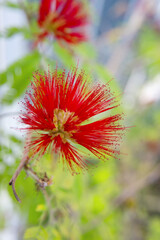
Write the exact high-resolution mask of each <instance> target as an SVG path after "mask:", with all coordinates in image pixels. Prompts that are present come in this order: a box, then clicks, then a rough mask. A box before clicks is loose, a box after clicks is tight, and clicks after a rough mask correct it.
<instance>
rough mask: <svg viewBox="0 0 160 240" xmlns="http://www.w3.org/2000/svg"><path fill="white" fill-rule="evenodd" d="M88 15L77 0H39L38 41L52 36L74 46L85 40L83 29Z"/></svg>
mask: <svg viewBox="0 0 160 240" xmlns="http://www.w3.org/2000/svg"><path fill="white" fill-rule="evenodd" d="M87 23H88V15H87V14H86V12H85V11H84V5H83V3H82V2H80V1H79V0H41V4H40V9H39V18H38V24H39V26H40V28H41V29H42V32H41V34H40V35H39V40H43V38H45V37H46V36H48V35H49V34H54V36H55V37H56V38H57V39H58V40H63V41H65V42H67V43H71V44H76V43H79V42H82V41H85V40H86V39H87V37H86V34H85V30H84V27H85V25H86V24H87Z"/></svg>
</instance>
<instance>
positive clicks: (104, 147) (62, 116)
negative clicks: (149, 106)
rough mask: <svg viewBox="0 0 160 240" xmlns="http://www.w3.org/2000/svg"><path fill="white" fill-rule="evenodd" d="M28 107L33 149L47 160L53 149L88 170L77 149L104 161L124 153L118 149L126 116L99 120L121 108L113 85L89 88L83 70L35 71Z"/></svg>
mask: <svg viewBox="0 0 160 240" xmlns="http://www.w3.org/2000/svg"><path fill="white" fill-rule="evenodd" d="M33 77H34V80H33V81H32V84H31V86H30V90H29V91H27V92H26V95H25V100H24V102H23V105H24V112H23V113H22V115H21V121H22V122H23V123H24V124H25V125H27V126H26V129H27V130H28V131H29V133H30V134H31V135H32V136H33V137H32V140H31V142H30V143H29V145H28V147H29V149H30V150H31V152H32V153H33V156H35V155H36V154H40V155H43V154H44V153H46V151H47V150H48V149H51V151H53V152H56V153H60V154H61V156H62V159H63V161H64V162H66V163H67V165H68V167H69V168H70V169H71V170H72V171H75V170H76V169H77V168H82V169H83V168H85V167H86V166H87V164H86V161H85V160H83V157H82V155H81V151H80V150H78V146H81V147H84V148H86V149H88V150H89V151H90V152H91V153H92V154H94V155H95V156H96V157H98V158H100V159H104V160H105V159H106V158H107V156H113V157H115V156H116V154H119V150H117V149H116V148H117V145H119V140H120V139H121V135H122V134H121V133H122V130H123V129H124V127H123V126H122V125H121V124H120V123H119V120H121V119H122V115H121V114H115V115H108V116H107V117H104V118H103V119H100V120H94V117H95V116H97V115H98V114H100V113H103V112H106V111H108V114H109V110H111V109H113V108H116V107H117V104H116V99H115V97H114V96H113V94H112V93H111V91H110V90H111V89H110V87H109V85H108V84H106V85H100V84H93V85H91V84H89V83H88V81H86V80H87V79H86V78H87V77H86V75H85V73H84V72H83V71H81V72H79V73H78V70H77V69H75V70H72V71H70V72H69V73H66V71H65V70H63V71H61V73H60V71H59V70H58V69H56V70H55V71H54V72H53V73H50V72H48V73H45V74H44V75H41V74H40V73H38V72H36V73H35V74H34V76H33Z"/></svg>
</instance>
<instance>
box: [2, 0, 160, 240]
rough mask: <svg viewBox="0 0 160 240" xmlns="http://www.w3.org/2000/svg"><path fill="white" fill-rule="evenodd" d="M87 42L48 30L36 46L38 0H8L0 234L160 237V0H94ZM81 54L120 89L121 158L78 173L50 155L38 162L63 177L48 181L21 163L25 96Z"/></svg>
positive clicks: (8, 238)
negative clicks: (42, 76) (58, 37)
mask: <svg viewBox="0 0 160 240" xmlns="http://www.w3.org/2000/svg"><path fill="white" fill-rule="evenodd" d="M85 3H86V7H87V10H88V14H90V18H91V24H90V25H89V26H88V32H89V36H90V39H89V41H88V42H86V43H83V44H80V45H77V46H74V47H72V49H67V48H63V47H62V46H61V45H60V44H59V43H58V42H57V41H52V39H48V41H46V42H45V43H44V44H42V45H41V46H39V47H37V48H36V49H35V48H33V41H34V33H35V32H36V29H37V21H36V20H37V16H38V8H39V1H38V0H32V1H31V0H28V1H26V0H19V1H18V0H17V1H16V0H12V1H11V0H10V1H7V0H0V240H21V239H31V240H35V239H36V240H42V239H44V240H45V239H48V240H52V239H55V240H60V239H62V240H67V239H68V240H81V239H82V240H90V239H93V240H101V239H102V240H159V239H160V0H152V1H150V0H90V1H85ZM77 60H79V62H80V66H82V67H83V68H85V70H86V71H87V72H89V73H90V74H91V75H92V77H93V79H95V80H98V81H100V82H103V83H107V82H108V81H109V80H110V79H113V80H112V81H111V88H112V91H113V92H115V94H117V95H118V94H119V93H122V94H121V102H122V105H121V110H122V111H123V112H124V113H125V126H133V127H131V128H130V129H129V130H127V132H126V135H125V137H124V141H123V144H122V145H121V153H122V154H121V156H120V160H117V159H112V160H110V161H106V162H99V163H98V166H97V168H95V169H93V170H92V171H91V172H89V173H85V174H80V175H77V176H72V175H71V174H69V172H68V171H66V170H65V171H64V170H63V167H62V166H61V163H59V164H58V165H57V166H56V168H55V169H54V173H53V172H51V169H50V164H51V163H50V158H49V156H48V155H46V156H45V157H43V159H42V161H39V162H37V164H36V168H37V170H38V171H41V169H42V166H43V168H45V171H47V173H48V174H49V175H50V176H52V175H53V181H54V184H53V185H51V186H50V187H48V188H47V191H40V190H39V189H38V188H37V186H35V182H34V180H33V179H31V178H30V177H26V173H25V172H24V171H22V172H21V173H20V176H19V177H18V179H17V181H16V189H17V192H18V193H19V194H20V197H21V199H22V203H21V204H19V203H18V202H17V201H16V200H15V198H14V196H13V193H12V189H11V187H9V185H8V182H9V181H10V179H11V177H12V175H13V173H14V172H15V169H16V168H17V166H18V164H19V162H20V160H21V157H22V152H23V146H24V139H25V136H24V134H23V133H22V132H20V131H19V130H17V129H16V128H17V127H18V124H19V123H18V121H17V115H18V113H19V111H20V106H19V104H18V103H19V102H20V101H21V100H22V99H23V96H24V92H25V90H26V88H27V86H28V85H29V83H30V80H31V79H32V73H33V72H34V71H35V70H37V69H44V70H45V69H47V68H48V65H49V66H50V68H52V67H55V65H56V63H58V65H59V66H65V67H66V68H68V69H69V68H70V66H71V65H72V66H74V65H76V63H77Z"/></svg>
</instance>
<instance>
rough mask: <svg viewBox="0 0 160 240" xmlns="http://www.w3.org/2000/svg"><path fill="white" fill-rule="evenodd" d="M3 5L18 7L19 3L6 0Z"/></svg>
mask: <svg viewBox="0 0 160 240" xmlns="http://www.w3.org/2000/svg"><path fill="white" fill-rule="evenodd" d="M5 6H6V7H10V8H20V4H18V3H13V2H10V1H7V2H6V3H5Z"/></svg>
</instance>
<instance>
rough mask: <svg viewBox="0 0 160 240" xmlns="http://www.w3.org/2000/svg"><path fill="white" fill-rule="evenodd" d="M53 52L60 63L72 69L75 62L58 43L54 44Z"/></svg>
mask: <svg viewBox="0 0 160 240" xmlns="http://www.w3.org/2000/svg"><path fill="white" fill-rule="evenodd" d="M54 50H55V52H56V53H57V55H58V57H59V59H60V61H61V62H62V63H63V64H64V65H66V66H68V67H71V66H72V67H74V66H75V61H74V58H73V56H72V55H71V53H70V52H69V51H68V50H67V49H66V48H64V47H61V46H60V45H59V44H58V43H54Z"/></svg>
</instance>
